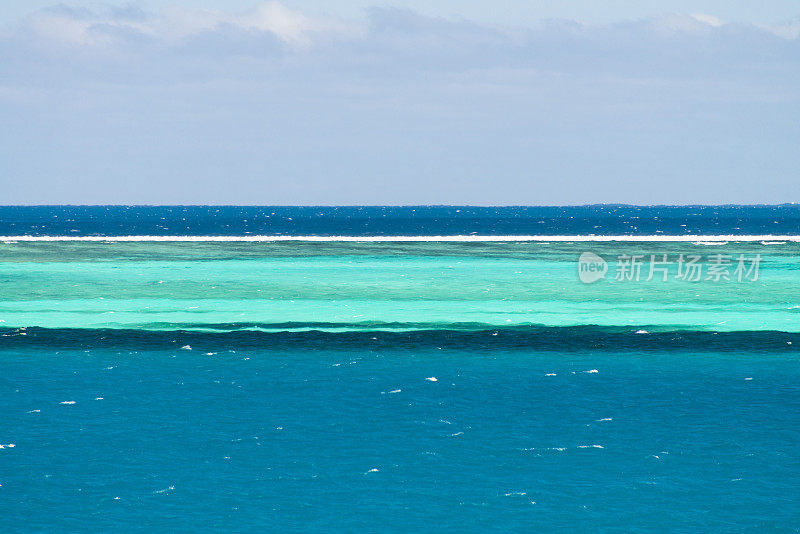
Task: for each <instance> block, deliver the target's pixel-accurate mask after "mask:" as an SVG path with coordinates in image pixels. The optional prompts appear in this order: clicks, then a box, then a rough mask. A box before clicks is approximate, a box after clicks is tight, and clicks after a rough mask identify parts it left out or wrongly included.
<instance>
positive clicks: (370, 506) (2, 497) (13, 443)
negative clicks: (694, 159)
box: [0, 205, 800, 532]
mask: <svg viewBox="0 0 800 534" xmlns="http://www.w3.org/2000/svg"><path fill="white" fill-rule="evenodd" d="M0 235H2V236H3V237H2V241H0V369H1V370H2V371H1V372H0V399H2V401H0V518H2V525H3V529H4V531H9V532H15V531H20V532H22V531H25V532H62V531H63V532H85V531H93V532H111V531H180V532H206V531H207V532H212V531H223V530H224V531H272V532H410V531H411V532H762V531H763V532H798V531H800V454H798V450H800V449H798V447H799V446H800V352H799V349H800V242H798V238H797V236H798V235H800V208H798V207H797V206H792V205H787V206H752V207H741V206H728V207H648V208H643V207H631V206H588V207H574V208H471V207H462V208H458V207H428V208H425V207H416V208H414V207H409V208H391V207H371V208H358V207H345V208H316V207H307V208H287V207H71V206H63V207H0ZM130 236H139V237H137V238H136V239H135V240H133V241H121V240H120V239H121V238H122V239H124V238H127V237H130ZM246 236H260V237H266V238H268V237H270V236H281V237H282V238H290V239H289V240H284V241H270V240H269V239H264V240H254V241H230V240H225V238H241V237H246ZM439 236H441V239H439V238H438V237H439ZM492 236H494V237H498V236H507V237H502V238H501V240H500V241H492V240H490V239H489V238H491V237H492ZM513 236H527V237H526V238H525V239H522V238H520V239H519V240H515V239H514V238H513ZM609 236H621V238H623V240H611V241H609V240H607V239H606V240H602V239H603V238H608V237H609ZM665 236H667V237H665ZM669 236H675V239H670V237H669ZM720 236H725V237H720ZM753 236H758V237H757V238H753ZM179 237H186V238H187V240H181V239H179ZM189 237H195V238H198V237H199V238H203V240H201V241H197V240H195V241H190V240H188V239H189ZM354 237H358V238H364V240H361V241H358V240H357V241H347V240H345V238H354ZM396 237H404V238H408V237H418V238H419V240H414V239H406V240H403V241H400V242H398V241H392V240H391V238H396ZM455 237H458V238H459V239H460V240H457V241H453V239H452V238H455ZM30 238H37V239H40V240H35V241H32V240H30ZM98 238H100V239H99V240H97V239H98ZM104 238H108V239H107V240H106V239H104ZM164 238H170V239H173V240H171V241H165V240H164ZM295 238H296V239H295ZM367 238H369V239H367ZM383 238H387V239H383ZM550 238H552V239H550ZM630 238H635V239H633V240H631V239H630ZM370 239H371V240H370ZM423 239H424V240H423Z"/></svg>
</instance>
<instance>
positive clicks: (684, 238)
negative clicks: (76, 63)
mask: <svg viewBox="0 0 800 534" xmlns="http://www.w3.org/2000/svg"><path fill="white" fill-rule="evenodd" d="M0 241H3V242H14V241H26V242H27V241H98V242H159V241H162V242H277V241H316V242H364V243H383V242H391V243H413V242H445V243H448V242H453V243H455V242H521V241H534V242H535V241H541V242H620V241H621V242H643V243H651V242H666V243H671V242H675V243H701V244H702V243H722V242H729V241H732V242H758V241H765V242H783V241H790V242H800V235H443V236H430V235H425V236H413V235H392V236H350V235H340V236H316V235H252V236H247V235H234V236H208V235H202V236H190V235H125V236H29V235H26V236H0Z"/></svg>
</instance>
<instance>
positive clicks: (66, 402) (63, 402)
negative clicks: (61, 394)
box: [59, 401, 75, 404]
mask: <svg viewBox="0 0 800 534" xmlns="http://www.w3.org/2000/svg"><path fill="white" fill-rule="evenodd" d="M59 404H75V401H61V402H59Z"/></svg>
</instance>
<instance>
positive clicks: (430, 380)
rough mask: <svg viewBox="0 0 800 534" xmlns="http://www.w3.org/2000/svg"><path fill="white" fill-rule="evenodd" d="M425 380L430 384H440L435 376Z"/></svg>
mask: <svg viewBox="0 0 800 534" xmlns="http://www.w3.org/2000/svg"><path fill="white" fill-rule="evenodd" d="M425 380H427V381H428V382H438V381H439V379H438V378H436V377H435V376H429V377H428V378H426V379H425Z"/></svg>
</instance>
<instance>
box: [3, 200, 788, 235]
mask: <svg viewBox="0 0 800 534" xmlns="http://www.w3.org/2000/svg"><path fill="white" fill-rule="evenodd" d="M798 228H800V204H784V205H780V206H628V205H594V206H571V207H569V206H568V207H557V206H541V207H526V206H516V207H475V206H338V207H336V206H333V207H326V206H307V207H298V206H0V235H2V236H19V235H64V236H87V235H106V236H121V235H193V236H198V235H203V236H206V235H207V236H214V235H220V236H224V235H319V236H336V235H349V236H367V235H374V236H381V235H470V234H479V235H658V234H664V235H684V234H699V235H703V234H706V235H707V234H725V235H728V234H733V235H791V234H797V233H798Z"/></svg>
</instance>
